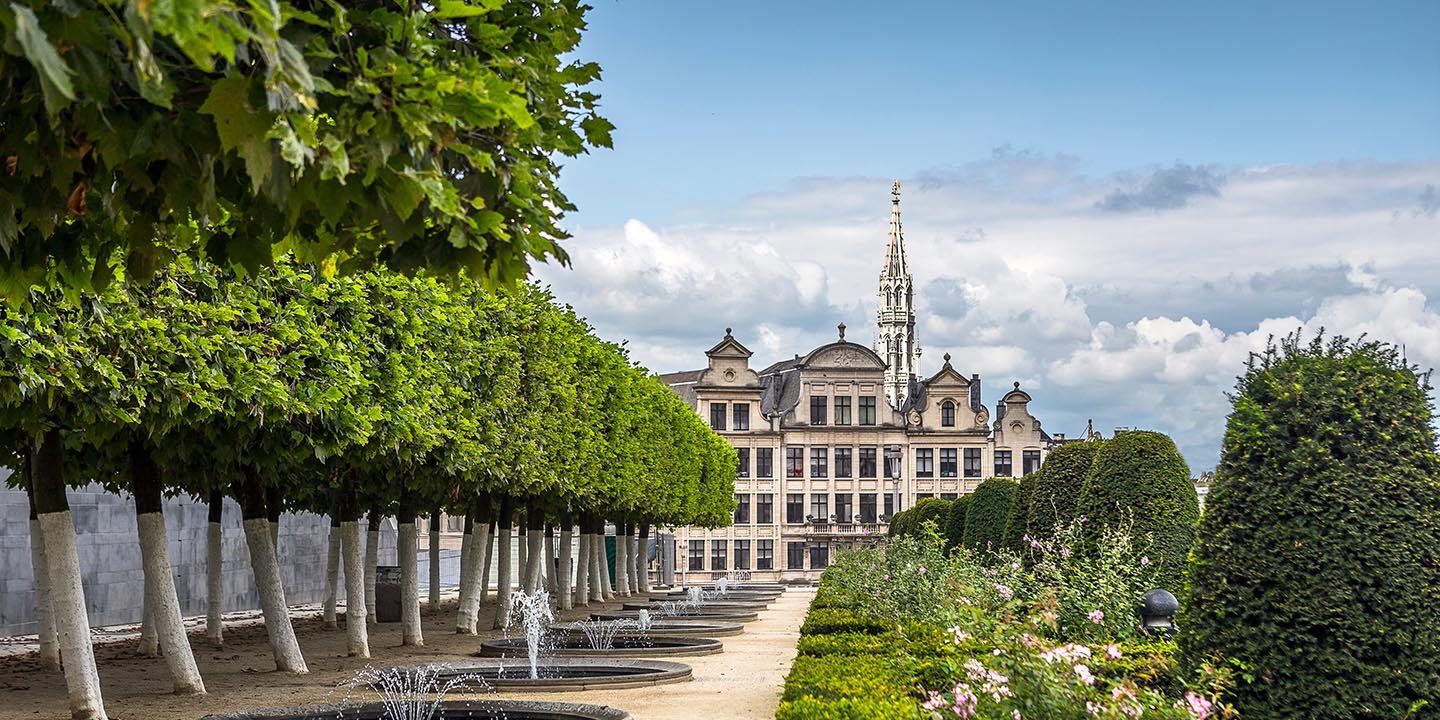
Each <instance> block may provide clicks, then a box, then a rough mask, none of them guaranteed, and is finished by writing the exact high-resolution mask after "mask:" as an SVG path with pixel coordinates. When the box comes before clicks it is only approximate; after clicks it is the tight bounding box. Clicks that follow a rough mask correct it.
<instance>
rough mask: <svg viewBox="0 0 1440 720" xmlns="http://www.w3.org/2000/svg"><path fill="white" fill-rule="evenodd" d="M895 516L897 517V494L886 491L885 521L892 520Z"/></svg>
mask: <svg viewBox="0 0 1440 720" xmlns="http://www.w3.org/2000/svg"><path fill="white" fill-rule="evenodd" d="M893 517H895V495H894V494H892V493H888V492H887V493H885V522H890V518H893Z"/></svg>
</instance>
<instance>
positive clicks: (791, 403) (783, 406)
mask: <svg viewBox="0 0 1440 720" xmlns="http://www.w3.org/2000/svg"><path fill="white" fill-rule="evenodd" d="M786 362H794V363H796V364H798V361H789V360H787V361H786ZM783 364H784V363H776V364H775V365H771V366H770V368H773V367H776V366H777V365H783ZM770 368H766V369H765V370H766V371H765V372H764V373H762V374H761V375H760V414H761V415H783V414H784V413H787V412H789V411H791V410H793V409H795V406H796V405H799V404H800V371H799V370H797V369H796V368H795V365H794V364H792V365H790V366H788V367H787V368H785V369H783V370H781V371H779V372H770Z"/></svg>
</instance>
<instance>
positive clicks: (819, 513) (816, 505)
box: [810, 493, 830, 522]
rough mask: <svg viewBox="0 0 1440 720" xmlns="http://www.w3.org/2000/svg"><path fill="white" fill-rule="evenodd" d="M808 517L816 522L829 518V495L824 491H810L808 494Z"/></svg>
mask: <svg viewBox="0 0 1440 720" xmlns="http://www.w3.org/2000/svg"><path fill="white" fill-rule="evenodd" d="M810 517H811V518H814V520H815V521H816V522H826V521H828V520H829V519H830V496H829V495H827V494H825V493H812V494H811V495H810Z"/></svg>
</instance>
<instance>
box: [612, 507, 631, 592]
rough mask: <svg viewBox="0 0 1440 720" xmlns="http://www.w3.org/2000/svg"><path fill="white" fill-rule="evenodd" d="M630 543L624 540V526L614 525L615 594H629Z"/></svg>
mask: <svg viewBox="0 0 1440 720" xmlns="http://www.w3.org/2000/svg"><path fill="white" fill-rule="evenodd" d="M629 558H630V543H628V542H626V541H625V526H624V525H623V524H620V523H616V525H615V594H616V595H618V596H620V597H629V595H630V560H629Z"/></svg>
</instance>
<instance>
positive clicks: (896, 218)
mask: <svg viewBox="0 0 1440 720" xmlns="http://www.w3.org/2000/svg"><path fill="white" fill-rule="evenodd" d="M879 299H880V302H879V307H878V309H877V310H876V313H875V324H876V328H875V329H876V332H875V342H874V346H873V349H874V350H875V353H876V354H877V355H879V356H880V357H882V358H884V359H885V364H886V365H887V366H888V367H886V369H885V396H886V397H887V398H888V399H889V400H890V404H891V405H893V406H895V407H897V408H898V407H900V405H901V402H902V401H903V400H904V399H905V394H906V393H907V392H908V391H909V388H910V381H911V379H912V378H914V377H918V375H919V372H920V345H919V343H917V342H916V341H915V297H914V289H913V287H912V283H911V279H910V266H909V263H907V262H906V261H905V234H904V232H903V231H902V230H901V228H900V181H899V180H896V181H895V182H894V183H892V184H891V185H890V235H889V239H888V240H887V242H886V245H885V264H884V266H882V267H881V268H880V294H879Z"/></svg>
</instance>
